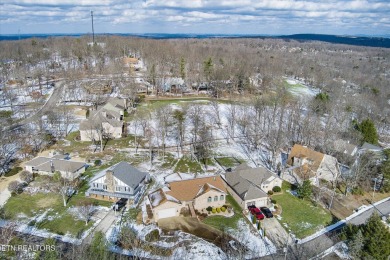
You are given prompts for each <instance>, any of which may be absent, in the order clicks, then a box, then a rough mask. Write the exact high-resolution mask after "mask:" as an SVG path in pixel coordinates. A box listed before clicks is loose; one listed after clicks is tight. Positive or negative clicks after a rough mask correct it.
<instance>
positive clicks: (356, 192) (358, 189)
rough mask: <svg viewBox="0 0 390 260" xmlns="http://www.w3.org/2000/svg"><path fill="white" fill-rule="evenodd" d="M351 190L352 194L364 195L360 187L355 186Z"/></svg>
mask: <svg viewBox="0 0 390 260" xmlns="http://www.w3.org/2000/svg"><path fill="white" fill-rule="evenodd" d="M351 192H352V194H353V195H364V190H363V189H362V188H361V187H355V188H353V189H352V191H351Z"/></svg>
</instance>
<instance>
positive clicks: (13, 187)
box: [8, 181, 20, 193]
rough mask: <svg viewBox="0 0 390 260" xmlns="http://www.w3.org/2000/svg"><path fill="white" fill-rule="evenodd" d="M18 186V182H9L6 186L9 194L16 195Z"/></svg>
mask: <svg viewBox="0 0 390 260" xmlns="http://www.w3.org/2000/svg"><path fill="white" fill-rule="evenodd" d="M19 186H20V183H19V182H18V181H11V182H10V183H9V184H8V190H9V191H10V192H11V193H14V192H15V193H16V192H17V191H18V190H19Z"/></svg>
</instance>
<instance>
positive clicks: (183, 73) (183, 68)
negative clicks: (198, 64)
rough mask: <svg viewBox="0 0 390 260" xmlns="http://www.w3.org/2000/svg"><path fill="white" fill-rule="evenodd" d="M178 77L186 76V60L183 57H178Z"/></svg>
mask: <svg viewBox="0 0 390 260" xmlns="http://www.w3.org/2000/svg"><path fill="white" fill-rule="evenodd" d="M180 77H181V78H182V79H185V78H186V61H185V60H184V58H183V57H181V59H180Z"/></svg>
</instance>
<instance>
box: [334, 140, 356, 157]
mask: <svg viewBox="0 0 390 260" xmlns="http://www.w3.org/2000/svg"><path fill="white" fill-rule="evenodd" d="M333 147H334V149H335V150H336V151H338V152H340V153H345V154H348V155H351V156H353V155H354V154H355V152H356V151H355V150H356V149H357V146H356V145H354V144H351V143H349V141H345V140H342V139H338V140H336V141H334V142H333Z"/></svg>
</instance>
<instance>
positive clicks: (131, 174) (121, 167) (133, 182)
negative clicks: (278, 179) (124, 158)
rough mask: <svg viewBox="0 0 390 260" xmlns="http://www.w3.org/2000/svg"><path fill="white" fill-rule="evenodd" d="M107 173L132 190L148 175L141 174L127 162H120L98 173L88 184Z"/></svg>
mask: <svg viewBox="0 0 390 260" xmlns="http://www.w3.org/2000/svg"><path fill="white" fill-rule="evenodd" d="M107 171H112V172H113V176H114V177H115V178H117V179H119V180H120V181H122V182H123V183H125V184H126V185H128V186H129V187H132V188H135V187H137V185H139V184H140V183H141V182H142V181H143V180H144V179H145V177H146V176H147V175H148V173H146V172H141V171H140V170H138V169H136V168H134V167H133V166H131V165H130V164H129V163H127V162H120V163H117V164H115V165H113V166H111V167H109V168H107V169H105V170H103V171H101V172H100V173H98V174H97V175H95V176H94V177H93V178H92V179H91V181H90V182H94V181H95V180H97V179H99V178H101V177H103V176H104V175H106V173H107Z"/></svg>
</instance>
